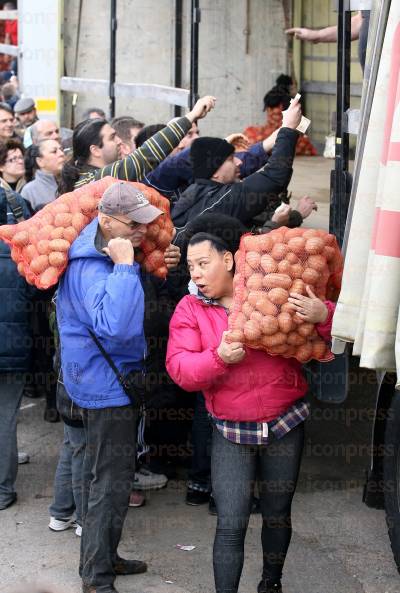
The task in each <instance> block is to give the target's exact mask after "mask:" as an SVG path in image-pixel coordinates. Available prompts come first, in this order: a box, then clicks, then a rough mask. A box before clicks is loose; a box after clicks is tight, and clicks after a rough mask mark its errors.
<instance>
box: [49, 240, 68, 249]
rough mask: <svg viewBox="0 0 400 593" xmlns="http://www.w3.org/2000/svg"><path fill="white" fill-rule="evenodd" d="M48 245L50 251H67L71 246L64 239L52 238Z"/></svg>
mask: <svg viewBox="0 0 400 593" xmlns="http://www.w3.org/2000/svg"><path fill="white" fill-rule="evenodd" d="M49 245H50V249H51V250H52V251H68V250H69V248H70V247H71V245H70V244H69V243H68V241H66V240H65V239H53V240H52V241H50V243H49Z"/></svg>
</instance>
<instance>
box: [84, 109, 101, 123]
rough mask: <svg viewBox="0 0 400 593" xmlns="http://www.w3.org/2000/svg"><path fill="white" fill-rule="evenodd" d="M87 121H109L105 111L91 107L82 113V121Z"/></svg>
mask: <svg viewBox="0 0 400 593" xmlns="http://www.w3.org/2000/svg"><path fill="white" fill-rule="evenodd" d="M85 119H107V118H106V114H105V111H103V109H101V107H89V108H88V109H85V111H84V112H83V113H82V118H81V121H85Z"/></svg>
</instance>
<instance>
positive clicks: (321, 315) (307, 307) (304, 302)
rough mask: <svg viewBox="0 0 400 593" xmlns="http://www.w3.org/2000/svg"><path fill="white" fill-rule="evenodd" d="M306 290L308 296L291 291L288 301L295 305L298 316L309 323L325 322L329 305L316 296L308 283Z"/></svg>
mask: <svg viewBox="0 0 400 593" xmlns="http://www.w3.org/2000/svg"><path fill="white" fill-rule="evenodd" d="M306 291H307V294H308V297H306V296H303V295H302V294H299V293H298V292H291V293H290V296H289V298H288V302H289V303H291V304H292V305H293V308H294V310H295V311H296V315H297V317H299V319H302V320H303V321H308V322H309V323H325V321H326V319H327V317H328V307H327V306H326V305H325V303H324V302H323V301H321V299H319V298H318V297H316V296H315V294H314V293H313V291H312V290H311V288H310V287H309V286H308V285H307V286H306Z"/></svg>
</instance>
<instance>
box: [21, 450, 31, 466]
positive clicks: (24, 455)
mask: <svg viewBox="0 0 400 593" xmlns="http://www.w3.org/2000/svg"><path fill="white" fill-rule="evenodd" d="M23 463H29V455H28V453H25V451H18V465H22V464H23Z"/></svg>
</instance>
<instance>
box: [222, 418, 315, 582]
mask: <svg viewBox="0 0 400 593" xmlns="http://www.w3.org/2000/svg"><path fill="white" fill-rule="evenodd" d="M270 439H271V440H270V442H269V444H268V445H266V446H252V445H237V444H235V443H232V442H231V441H228V440H227V439H225V438H224V437H223V436H222V435H221V433H220V432H219V431H218V430H217V429H216V428H215V427H214V429H213V440H212V451H211V480H212V491H213V495H214V499H215V502H216V506H217V512H218V522H217V530H216V534H215V540H214V555H213V563H214V578H215V588H216V593H237V590H238V587H239V580H240V575H241V573H242V568H243V557H244V539H245V536H246V531H247V526H248V522H249V517H250V512H251V506H252V501H253V492H254V485H255V482H256V481H257V484H258V492H259V495H260V505H261V513H262V522H263V524H262V532H261V543H262V549H263V578H264V579H266V580H267V581H268V582H271V583H274V582H277V581H279V580H280V579H281V577H282V569H283V564H284V562H285V558H286V553H287V550H288V547H289V543H290V538H291V535H292V526H291V506H292V499H293V495H294V492H295V489H296V484H297V479H298V475H299V469H300V461H301V455H302V450H303V444H304V423H303V422H302V423H301V424H299V425H298V426H297V427H296V428H294V429H292V430H291V431H290V432H289V433H288V434H286V435H285V436H284V437H283V438H281V439H279V440H277V439H275V438H274V437H273V436H272V435H271V437H270Z"/></svg>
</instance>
